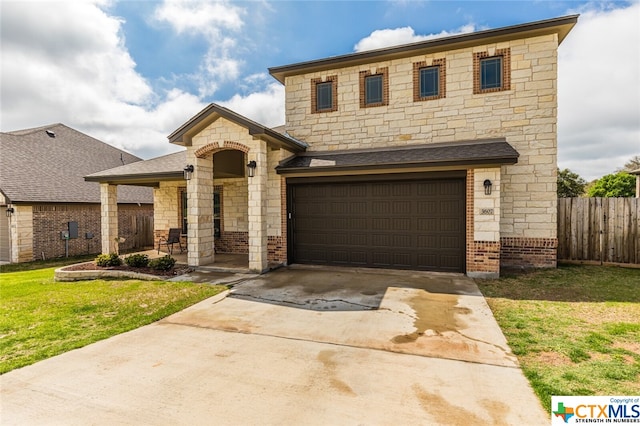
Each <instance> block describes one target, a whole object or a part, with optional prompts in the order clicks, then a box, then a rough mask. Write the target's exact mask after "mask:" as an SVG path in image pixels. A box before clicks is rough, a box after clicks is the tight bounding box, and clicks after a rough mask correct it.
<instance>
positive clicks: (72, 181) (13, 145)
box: [0, 123, 153, 203]
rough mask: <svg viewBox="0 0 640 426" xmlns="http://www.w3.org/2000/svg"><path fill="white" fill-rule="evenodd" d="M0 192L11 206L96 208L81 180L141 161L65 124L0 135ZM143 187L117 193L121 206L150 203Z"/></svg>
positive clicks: (92, 192)
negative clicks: (43, 204) (80, 205)
mask: <svg viewBox="0 0 640 426" xmlns="http://www.w3.org/2000/svg"><path fill="white" fill-rule="evenodd" d="M0 151H1V152H2V155H1V156H0V191H2V193H3V194H4V195H5V196H6V198H7V201H8V202H11V203H20V202H22V203H34V202H46V203H99V202H100V187H99V186H98V185H96V184H95V183H90V182H85V180H84V176H85V175H88V174H91V173H95V172H97V171H101V170H106V169H110V168H113V167H115V166H119V165H122V164H129V163H133V162H138V161H140V160H141V159H140V158H138V157H136V156H135V155H132V154H129V153H128V152H125V151H123V150H120V149H117V148H115V147H113V146H111V145H108V144H106V143H104V142H101V141H99V140H98V139H95V138H93V137H91V136H89V135H86V134H84V133H82V132H79V131H77V130H75V129H72V128H70V127H67V126H65V125H64V124H60V123H58V124H53V125H50V126H42V127H37V128H33V129H24V130H17V131H12V132H6V133H0ZM152 201H153V194H152V192H151V191H150V190H149V189H147V188H134V187H131V188H126V189H124V188H123V189H122V190H121V191H119V192H118V202H121V203H138V202H140V203H151V202H152Z"/></svg>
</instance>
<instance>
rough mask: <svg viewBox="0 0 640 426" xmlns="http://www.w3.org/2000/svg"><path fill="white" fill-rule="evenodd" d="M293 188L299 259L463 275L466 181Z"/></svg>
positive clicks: (294, 258)
mask: <svg viewBox="0 0 640 426" xmlns="http://www.w3.org/2000/svg"><path fill="white" fill-rule="evenodd" d="M287 188H288V194H289V211H290V212H291V221H290V228H289V231H290V234H289V235H290V236H291V238H290V240H289V241H290V245H289V250H290V252H289V253H290V259H289V260H290V261H291V262H293V263H311V264H327V265H343V266H360V267H374V268H376V267H377V268H394V269H416V270H429V271H447V272H464V269H465V180H464V179H458V178H451V179H436V180H433V179H423V180H409V181H373V182H367V181H359V182H326V183H322V182H321V183H309V184H305V183H294V184H291V185H288V187H287Z"/></svg>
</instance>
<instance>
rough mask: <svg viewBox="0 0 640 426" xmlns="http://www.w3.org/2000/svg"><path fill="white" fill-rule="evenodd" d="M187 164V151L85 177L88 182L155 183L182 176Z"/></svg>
mask: <svg viewBox="0 0 640 426" xmlns="http://www.w3.org/2000/svg"><path fill="white" fill-rule="evenodd" d="M186 164H187V151H186V150H183V151H180V152H175V153H173V154H168V155H163V156H162V157H156V158H152V159H150V160H145V161H139V162H137V163H131V164H127V165H125V166H120V167H116V168H113V169H109V170H104V171H101V172H97V173H93V174H90V175H88V176H86V177H85V179H86V180H87V181H90V182H113V183H118V182H134V181H141V182H146V183H155V182H157V181H158V180H162V179H167V180H175V179H182V178H183V168H184V166H186Z"/></svg>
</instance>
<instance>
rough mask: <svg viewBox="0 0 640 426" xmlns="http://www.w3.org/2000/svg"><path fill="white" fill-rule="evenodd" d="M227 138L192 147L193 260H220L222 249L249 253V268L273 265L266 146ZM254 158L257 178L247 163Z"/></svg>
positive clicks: (190, 246)
mask: <svg viewBox="0 0 640 426" xmlns="http://www.w3.org/2000/svg"><path fill="white" fill-rule="evenodd" d="M253 142H255V143H253V144H252V145H255V146H252V147H250V146H247V145H246V144H243V143H239V142H234V141H223V142H213V143H209V144H207V145H205V146H202V147H201V148H198V149H196V150H195V151H193V159H192V162H193V165H194V172H193V176H192V178H191V179H190V180H189V181H187V205H188V210H187V220H188V231H187V233H188V263H189V264H190V265H194V266H202V265H208V264H212V263H215V254H216V248H218V252H231V253H247V254H248V257H249V269H251V270H252V271H255V272H264V271H266V270H267V268H268V259H267V257H268V248H267V246H268V241H267V240H268V239H267V220H266V192H267V154H266V152H267V147H266V143H265V142H264V141H260V140H254V141H253ZM251 161H255V163H256V169H255V175H254V176H253V177H248V176H247V172H246V165H247V164H248V163H249V162H251Z"/></svg>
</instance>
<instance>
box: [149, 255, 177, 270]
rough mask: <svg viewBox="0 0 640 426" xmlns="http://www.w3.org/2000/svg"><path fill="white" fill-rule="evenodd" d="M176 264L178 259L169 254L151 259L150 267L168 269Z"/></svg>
mask: <svg viewBox="0 0 640 426" xmlns="http://www.w3.org/2000/svg"><path fill="white" fill-rule="evenodd" d="M175 264H176V260H175V259H174V258H173V257H171V256H169V255H166V256H163V257H159V258H157V259H153V260H151V261H149V267H150V268H152V269H156V270H159V271H168V270H169V269H171V268H173V266H174V265H175Z"/></svg>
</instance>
